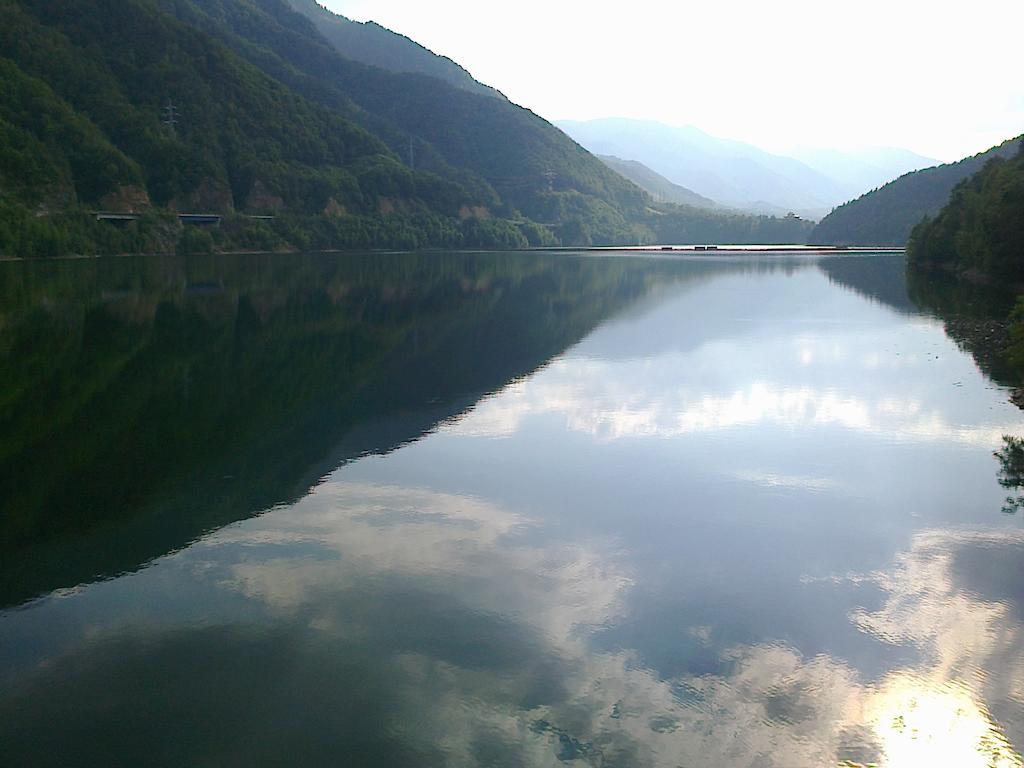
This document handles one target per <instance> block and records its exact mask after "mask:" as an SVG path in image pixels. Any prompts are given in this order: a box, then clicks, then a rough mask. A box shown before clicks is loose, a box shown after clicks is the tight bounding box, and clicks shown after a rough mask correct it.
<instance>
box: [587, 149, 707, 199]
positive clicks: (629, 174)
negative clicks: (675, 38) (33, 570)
mask: <svg viewBox="0 0 1024 768" xmlns="http://www.w3.org/2000/svg"><path fill="white" fill-rule="evenodd" d="M597 158H598V159H599V160H600V161H601V162H602V163H604V164H605V165H607V166H608V167H609V168H611V169H612V170H613V171H615V172H616V173H618V174H620V175H621V176H624V177H626V178H627V179H629V180H630V181H632V182H633V183H634V184H636V185H637V186H638V187H640V189H642V190H644V191H645V192H646V193H647V194H649V195H650V196H651V197H653V198H654V199H655V200H660V201H662V202H666V203H677V204H678V205H690V206H693V207H695V208H708V209H710V210H714V209H721V207H722V206H720V205H719V204H718V203H716V202H715V201H714V200H711V199H710V198H707V197H704V196H703V195H698V194H697V193H696V192H694V191H693V190H690V189H687V188H686V187H681V186H679V185H678V184H673V183H672V182H671V181H669V180H668V179H666V178H665V177H664V176H662V175H661V174H659V173H655V172H654V171H652V170H651V169H650V168H648V167H647V166H646V165H644V164H643V163H638V162H637V161H636V160H623V159H622V158H620V157H613V156H612V155H597Z"/></svg>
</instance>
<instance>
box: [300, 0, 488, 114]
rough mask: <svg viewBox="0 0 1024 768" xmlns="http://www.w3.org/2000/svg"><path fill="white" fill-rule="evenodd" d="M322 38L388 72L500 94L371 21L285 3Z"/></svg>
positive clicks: (311, 1)
mask: <svg viewBox="0 0 1024 768" xmlns="http://www.w3.org/2000/svg"><path fill="white" fill-rule="evenodd" d="M289 2H290V4H291V6H292V8H294V9H295V10H296V11H298V12H299V13H301V14H303V15H304V16H306V17H307V18H308V19H309V20H310V21H312V22H313V24H314V26H315V27H316V28H317V30H318V31H319V32H320V34H321V35H323V37H324V38H325V39H326V40H328V41H329V42H330V43H331V44H332V45H333V46H334V47H336V48H337V49H338V50H339V51H340V52H341V53H342V54H343V55H345V56H346V57H347V58H350V59H353V60H354V61H361V62H362V63H364V64H371V65H373V66H375V67H380V68H381V69H387V70H390V71H392V72H415V73H418V74H421V75H429V76H431V77H436V78H437V79H439V80H443V81H445V82H446V83H448V84H449V85H453V86H455V87H456V88H462V89H464V90H467V91H470V92H472V93H479V94H483V95H485V96H493V97H495V98H499V99H503V98H505V97H504V96H503V95H502V94H501V92H499V91H498V90H496V89H494V88H491V87H490V86H488V85H484V84H483V83H480V82H478V81H477V80H475V79H474V78H473V76H472V75H471V74H469V72H467V71H466V70H465V69H463V68H462V67H460V66H459V65H458V64H456V63H455V62H454V61H452V60H451V59H449V58H448V57H447V56H438V55H437V54H436V53H434V52H433V51H430V50H428V49H426V48H424V47H423V46H422V45H420V44H419V43H417V42H416V41H415V40H410V39H409V38H408V37H406V36H405V35H400V34H398V33H397V32H392V31H391V30H390V29H388V28H386V27H382V26H381V25H379V24H377V23H376V22H373V21H367V22H359V21H352V20H351V19H347V18H345V17H344V16H342V15H340V14H337V13H334V12H332V11H330V10H328V9H327V8H325V7H324V6H322V5H320V4H319V3H318V2H316V0H289Z"/></svg>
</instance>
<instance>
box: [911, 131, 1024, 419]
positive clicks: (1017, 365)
mask: <svg viewBox="0 0 1024 768" xmlns="http://www.w3.org/2000/svg"><path fill="white" fill-rule="evenodd" d="M907 269H908V273H909V274H908V277H909V280H910V286H911V289H912V292H913V293H914V294H915V296H916V299H917V300H918V301H919V303H921V304H923V305H925V306H929V307H932V308H933V309H934V310H935V311H936V312H937V313H938V314H939V315H940V316H942V317H944V318H946V330H947V332H948V333H949V334H950V335H951V336H952V337H953V338H955V339H957V341H958V342H959V343H960V344H961V345H962V346H963V347H965V348H967V349H970V350H971V352H972V353H973V354H974V356H975V358H976V359H977V360H978V362H979V365H981V366H982V368H983V369H985V370H986V372H988V373H989V375H991V376H993V378H995V379H996V380H997V381H1001V382H1003V383H1007V384H1009V385H1012V386H1015V387H1024V296H1022V293H1024V141H1020V142H1019V145H1018V147H1017V153H1016V155H1014V156H1012V157H1010V158H1009V159H1004V158H1003V157H992V158H990V159H989V160H988V162H986V163H985V165H984V167H983V168H982V169H981V170H980V171H978V172H977V173H975V174H974V175H973V176H970V177H969V178H967V179H965V180H964V181H961V182H960V183H959V184H957V185H956V187H955V188H954V189H953V191H952V193H951V194H950V197H949V202H948V203H947V204H946V206H945V207H943V208H942V209H941V210H940V211H939V213H938V214H937V215H936V216H935V217H934V218H925V219H923V220H922V221H921V222H920V223H919V224H918V225H917V226H915V227H914V229H913V231H912V232H911V235H910V240H909V242H908V244H907ZM1015 297H1016V306H1015V307H1014V303H1013V302H1014V299H1015ZM1022 394H1024V393H1020V391H1019V393H1018V395H1016V396H1015V402H1018V404H1020V405H1024V399H1022Z"/></svg>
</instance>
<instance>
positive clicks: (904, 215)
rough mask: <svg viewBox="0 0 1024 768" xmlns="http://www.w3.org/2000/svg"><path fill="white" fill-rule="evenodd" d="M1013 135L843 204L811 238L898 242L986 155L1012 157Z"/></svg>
mask: <svg viewBox="0 0 1024 768" xmlns="http://www.w3.org/2000/svg"><path fill="white" fill-rule="evenodd" d="M1018 140H1019V139H1010V140H1008V141H1005V142H1003V143H1002V144H1000V145H999V146H997V147H993V148H992V149H990V150H988V151H986V152H982V153H981V154H978V155H974V156H973V157H968V158H966V159H964V160H960V161H959V162H956V163H948V164H945V165H937V166H935V167H934V168H925V169H924V170H921V171H914V172H913V173H908V174H905V175H903V176H900V178H898V179H896V180H895V181H891V182H889V183H888V184H886V185H885V186H883V187H879V188H878V189H875V190H872V191H871V192H868V193H867V194H865V195H862V196H861V197H859V198H857V199H856V200H851V201H850V202H848V203H844V204H843V205H841V206H839V207H838V208H836V209H835V210H834V211H832V213H830V214H829V215H828V216H826V217H825V218H824V219H822V220H821V221H820V222H819V223H818V226H817V227H815V229H814V231H813V232H812V233H811V236H810V241H811V242H812V243H815V244H817V245H865V246H872V245H888V246H902V245H904V244H906V242H907V239H908V238H909V237H910V230H911V229H913V227H914V225H915V224H917V223H918V222H919V221H921V219H922V218H924V217H925V216H934V215H936V214H937V213H938V212H939V211H940V210H941V209H942V206H944V205H945V204H946V202H947V201H948V200H949V195H950V192H952V190H953V187H955V186H956V185H957V184H958V183H959V182H961V181H963V180H964V179H966V178H967V177H968V176H970V175H971V174H973V173H976V172H977V171H979V170H981V168H982V167H983V166H984V165H985V163H986V162H988V160H990V159H991V158H993V157H1004V158H1005V157H1011V156H1012V155H1013V153H1014V152H1015V151H1016V143H1017V141H1018Z"/></svg>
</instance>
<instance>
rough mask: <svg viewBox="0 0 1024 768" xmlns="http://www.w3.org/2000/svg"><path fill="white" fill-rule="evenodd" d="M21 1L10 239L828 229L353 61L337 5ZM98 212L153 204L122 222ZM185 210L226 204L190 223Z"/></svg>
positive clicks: (437, 237)
mask: <svg viewBox="0 0 1024 768" xmlns="http://www.w3.org/2000/svg"><path fill="white" fill-rule="evenodd" d="M294 2H295V3H296V4H299V3H298V0H294ZM0 14H2V18H3V19H4V24H3V25H0V52H2V54H0V93H3V98H2V99H0V253H4V254H10V255H19V256H32V255H55V254H60V253H105V252H139V251H166V250H173V249H175V248H177V249H179V250H184V251H200V252H202V251H209V250H213V249H251V250H273V249H323V248H402V249H415V248H424V247H440V248H462V247H471V248H472V247H495V248H517V247H525V246H529V245H534V246H537V245H556V244H565V245H590V244H602V245H605V244H638V243H651V242H659V241H661V242H667V241H676V242H679V241H680V240H679V238H680V237H685V238H686V240H683V241H684V242H685V241H697V242H702V241H727V240H728V241H735V242H801V241H803V240H804V239H805V238H806V235H807V227H806V226H804V225H802V223H794V222H792V221H784V220H779V219H773V218H770V217H745V216H737V215H732V216H717V215H715V214H712V213H709V212H708V211H702V210H699V209H697V208H692V207H685V206H675V205H671V204H668V203H656V202H655V201H654V200H652V198H651V197H650V196H649V195H648V194H647V193H646V192H644V191H643V190H641V189H640V188H638V187H637V186H636V185H634V184H632V183H631V182H629V181H628V180H627V179H625V178H623V177H622V176H620V175H619V174H617V173H615V172H614V171H612V170H611V169H609V168H608V167H607V166H605V164H604V163H602V162H601V161H599V160H598V159H597V158H595V157H594V156H593V155H591V154H590V153H588V152H587V151H586V150H584V149H583V148H582V147H580V146H579V145H577V144H576V143H575V142H573V141H572V140H571V139H569V138H568V137H567V136H565V135H564V134H563V133H562V132H561V131H559V130H557V129H556V128H554V127H553V126H551V125H550V124H549V123H547V122H546V121H544V120H542V119H541V118H539V117H537V116H536V115H534V114H533V113H532V112H530V111H529V110H526V109H523V108H521V107H518V106H516V105H514V104H511V103H510V102H508V101H507V100H505V99H504V98H499V97H496V96H495V94H493V93H491V92H490V91H487V92H483V93H481V92H477V90H478V89H467V88H466V87H463V86H457V85H453V84H452V83H451V82H449V80H450V78H444V77H442V76H431V75H427V74H423V73H422V72H412V73H410V72H394V71H387V70H386V69H382V68H380V67H375V66H370V65H368V64H366V63H363V62H361V61H356V60H354V59H353V58H349V57H348V55H345V54H346V50H347V52H348V54H349V55H355V54H353V49H352V44H351V41H349V42H346V41H345V40H342V39H340V38H338V37H337V36H336V35H335V36H334V37H333V38H331V39H329V38H328V37H325V35H324V34H323V33H322V32H321V31H320V28H321V27H324V26H325V25H327V26H329V25H330V24H331V23H335V24H339V23H341V21H347V20H341V21H339V18H340V17H334V16H333V14H329V12H327V11H325V10H324V9H322V8H320V7H319V6H316V7H307V8H304V12H303V13H299V12H297V11H296V10H295V9H294V8H293V7H292V5H291V4H290V3H289V2H286V0H203V2H199V1H198V0H76V1H75V2H66V1H65V0H33V2H25V1H24V0H0ZM318 14H319V16H317V15H318ZM310 15H312V16H314V17H315V18H317V21H316V22H314V21H313V20H311V19H310V18H309V16H310ZM320 17H322V18H320ZM349 23H351V22H349ZM359 27H360V29H364V32H363V33H359V34H365V25H359ZM373 34H377V33H373ZM357 36H358V35H357ZM389 39H390V38H389ZM395 40H396V41H397V42H395V45H397V46H398V47H399V49H401V50H405V51H406V52H407V53H408V52H409V51H413V53H411V54H409V55H411V56H413V58H416V57H417V56H418V57H420V58H421V59H422V60H425V61H434V60H435V59H438V60H439V59H440V57H434V55H433V54H430V52H429V51H426V50H425V49H421V48H419V47H418V46H416V45H415V44H414V43H412V41H408V40H407V39H406V38H400V36H395ZM403 41H404V42H403ZM393 42H394V41H393ZM403 46H404V47H403ZM371 47H373V46H372V45H371ZM424 57H425V58H424ZM444 61H447V60H444ZM435 63H436V62H435ZM442 64H443V62H442ZM439 66H441V65H439ZM467 76H468V75H467ZM474 82H475V81H474ZM170 107H173V109H171V108H170ZM170 117H173V118H174V119H173V120H170V119H169V118H170ZM95 210H112V211H135V212H138V213H140V214H141V218H140V219H139V220H138V221H134V222H131V223H127V224H124V225H120V226H114V225H111V224H107V223H102V222H97V221H95V218H94V217H93V216H92V215H91V213H90V212H92V211H95ZM175 211H184V212H203V213H217V214H221V215H223V216H224V217H225V218H224V222H223V226H221V227H220V228H219V229H216V230H211V231H206V230H203V231H199V230H195V229H193V228H187V229H184V230H183V229H182V227H181V225H180V224H179V223H178V220H177V218H176V217H175V216H174V212H175ZM253 215H261V216H271V217H273V218H271V219H268V220H256V219H253V218H251V216H253Z"/></svg>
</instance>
